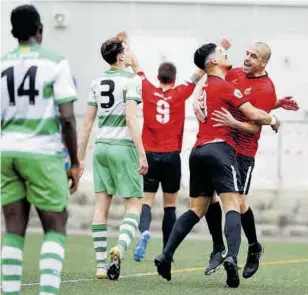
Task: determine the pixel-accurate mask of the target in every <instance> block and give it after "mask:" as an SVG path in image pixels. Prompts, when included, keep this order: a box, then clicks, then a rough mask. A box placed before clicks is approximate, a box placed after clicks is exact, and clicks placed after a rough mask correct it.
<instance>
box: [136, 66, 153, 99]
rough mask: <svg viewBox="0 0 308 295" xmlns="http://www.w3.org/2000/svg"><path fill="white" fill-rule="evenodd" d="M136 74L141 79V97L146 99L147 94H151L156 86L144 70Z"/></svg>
mask: <svg viewBox="0 0 308 295" xmlns="http://www.w3.org/2000/svg"><path fill="white" fill-rule="evenodd" d="M137 75H138V76H139V77H140V79H141V83H142V93H143V99H147V98H148V97H149V96H148V95H147V94H152V92H153V91H155V90H156V87H155V86H154V85H153V84H152V83H151V82H150V81H149V80H148V79H147V77H146V75H145V73H144V72H138V73H137Z"/></svg>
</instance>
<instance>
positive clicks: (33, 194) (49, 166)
mask: <svg viewBox="0 0 308 295" xmlns="http://www.w3.org/2000/svg"><path fill="white" fill-rule="evenodd" d="M17 164H18V168H19V171H20V174H21V176H22V177H23V178H25V179H27V180H28V181H27V182H26V184H27V188H26V189H27V199H28V201H29V202H30V203H31V204H33V205H34V206H35V207H36V209H37V211H38V214H39V217H40V219H41V222H42V226H43V229H44V240H43V243H42V248H41V254H40V263H39V268H40V292H41V293H44V292H47V293H50V294H58V293H59V290H60V284H61V272H62V268H63V262H64V257H65V243H66V222H67V217H68V214H67V206H68V196H69V190H68V181H67V175H66V172H65V169H64V162H63V157H62V154H60V155H54V156H44V155H37V156H36V155H31V158H30V156H29V158H26V157H23V158H22V159H20V160H19V161H18V163H17Z"/></svg>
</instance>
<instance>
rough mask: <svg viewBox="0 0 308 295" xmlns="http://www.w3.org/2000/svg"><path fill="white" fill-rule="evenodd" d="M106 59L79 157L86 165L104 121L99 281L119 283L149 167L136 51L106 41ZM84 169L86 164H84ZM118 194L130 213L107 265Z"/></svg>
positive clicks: (96, 161) (98, 157) (97, 174)
mask: <svg viewBox="0 0 308 295" xmlns="http://www.w3.org/2000/svg"><path fill="white" fill-rule="evenodd" d="M101 55H102V57H103V59H104V60H105V61H106V62H107V63H108V64H109V65H110V69H109V70H108V71H106V72H104V73H103V75H102V76H101V77H99V78H97V79H95V80H94V81H93V83H92V86H91V90H90V95H89V99H88V106H87V109H86V114H85V117H84V123H83V132H82V138H81V141H80V149H79V157H80V159H81V160H82V161H84V159H85V156H86V148H87V144H88V140H89V136H90V133H91V130H92V126H93V123H94V120H95V118H96V116H97V117H98V133H97V136H96V142H95V150H94V156H93V176H94V189H95V195H96V205H95V212H94V216H93V223H92V236H93V243H94V248H95V252H96V262H97V272H96V277H97V278H99V279H102V278H107V275H108V277H109V279H111V280H116V279H118V278H119V276H120V259H121V258H122V257H123V255H124V252H125V251H126V250H127V249H128V247H129V245H130V243H131V241H132V239H133V238H134V236H135V232H136V229H137V228H138V225H139V216H140V211H141V198H142V195H143V179H142V175H144V174H146V173H147V170H148V163H147V159H146V154H145V151H144V147H143V144H142V138H141V133H140V131H139V126H138V118H137V105H138V104H139V103H141V86H142V85H141V79H140V77H139V76H137V75H135V74H133V73H130V72H128V71H126V70H125V69H126V67H128V66H130V65H131V62H132V56H131V52H130V50H129V48H128V46H127V44H126V43H125V42H123V41H122V40H120V39H118V38H112V39H110V40H107V41H105V42H104V43H103V44H102V47H101ZM82 166H83V164H82ZM113 195H118V196H120V197H122V198H123V200H124V204H125V209H126V214H125V216H124V219H123V221H122V223H121V226H120V234H119V239H118V242H117V245H116V246H115V247H114V248H112V249H111V251H110V265H109V266H108V264H107V219H108V213H109V208H110V204H111V200H112V196H113Z"/></svg>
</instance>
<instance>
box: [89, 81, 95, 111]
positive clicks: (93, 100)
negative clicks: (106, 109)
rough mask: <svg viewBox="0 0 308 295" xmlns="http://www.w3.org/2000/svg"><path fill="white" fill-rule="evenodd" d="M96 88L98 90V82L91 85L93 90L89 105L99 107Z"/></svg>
mask: <svg viewBox="0 0 308 295" xmlns="http://www.w3.org/2000/svg"><path fill="white" fill-rule="evenodd" d="M96 88H97V83H96V81H93V82H92V83H91V88H90V91H89V94H88V105H90V106H97V102H96Z"/></svg>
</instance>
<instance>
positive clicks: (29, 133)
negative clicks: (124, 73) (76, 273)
mask: <svg viewBox="0 0 308 295" xmlns="http://www.w3.org/2000/svg"><path fill="white" fill-rule="evenodd" d="M11 23H12V34H13V36H14V37H15V38H16V39H17V40H18V43H19V46H18V47H17V48H16V49H15V50H13V51H11V52H9V53H8V54H6V55H4V56H3V57H2V58H1V203H2V209H3V213H4V217H5V225H6V233H5V234H4V237H3V242H2V245H3V247H2V253H1V264H2V291H3V294H20V291H21V278H22V264H23V248H24V240H25V233H26V228H27V224H28V220H29V212H30V207H31V205H33V206H34V207H35V208H36V210H37V212H38V215H39V217H40V219H41V222H42V225H43V229H44V241H43V244H42V248H41V254H40V263H39V268H40V294H41V295H43V294H58V293H59V289H60V283H61V271H62V266H63V260H64V254H65V240H66V221H67V205H68V196H69V183H68V177H67V176H69V178H71V180H72V185H71V192H74V191H76V189H77V186H78V180H79V178H78V177H79V162H78V158H77V135H76V127H75V117H74V112H73V101H74V100H76V90H75V86H74V82H73V78H72V75H71V73H70V68H69V65H68V62H67V60H65V59H64V58H63V57H60V56H57V55H55V54H53V53H51V52H49V51H47V50H46V49H44V48H43V47H42V46H41V45H40V44H41V41H42V32H43V26H42V24H41V20H40V15H39V13H38V12H37V10H36V9H35V7H34V6H32V5H22V6H19V7H17V8H15V9H14V10H13V11H12V13H11ZM62 139H63V140H64V143H65V144H66V146H67V148H68V152H69V154H70V159H71V168H70V170H69V171H68V175H67V174H66V172H65V169H64V161H63V156H62V152H63V144H62Z"/></svg>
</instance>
